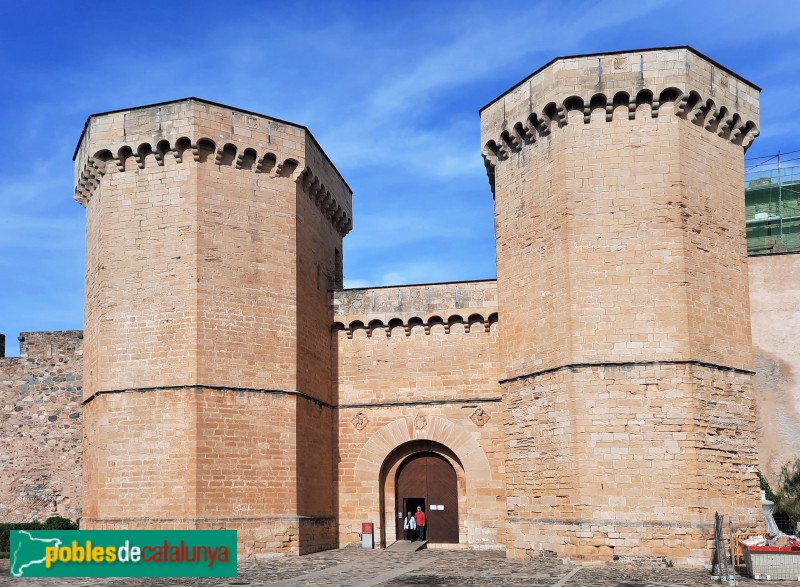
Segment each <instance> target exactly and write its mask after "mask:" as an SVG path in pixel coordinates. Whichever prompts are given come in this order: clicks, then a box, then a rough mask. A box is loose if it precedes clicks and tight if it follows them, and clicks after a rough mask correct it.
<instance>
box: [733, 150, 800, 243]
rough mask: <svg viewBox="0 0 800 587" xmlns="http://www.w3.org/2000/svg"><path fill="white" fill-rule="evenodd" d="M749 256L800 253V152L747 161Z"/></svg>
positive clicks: (745, 177) (746, 186)
mask: <svg viewBox="0 0 800 587" xmlns="http://www.w3.org/2000/svg"><path fill="white" fill-rule="evenodd" d="M744 173H745V175H744V180H745V184H744V185H745V191H744V200H745V208H746V210H747V252H748V254H750V255H765V254H769V253H783V252H787V251H800V151H793V152H790V153H784V154H778V155H770V156H767V157H757V158H753V159H747V160H746V161H745V171H744Z"/></svg>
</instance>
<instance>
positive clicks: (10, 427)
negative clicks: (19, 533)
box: [0, 330, 83, 522]
mask: <svg viewBox="0 0 800 587" xmlns="http://www.w3.org/2000/svg"><path fill="white" fill-rule="evenodd" d="M19 338H20V356H19V357H7V358H0V410H1V411H0V469H1V470H2V471H3V474H2V476H0V521H4V522H26V521H30V520H44V519H46V518H48V517H50V516H54V515H60V516H64V517H67V518H72V519H75V518H79V517H80V516H81V454H82V446H81V442H82V428H81V412H82V410H81V388H82V366H83V333H82V332H81V331H79V330H67V331H61V332H23V333H22V334H20V337H19ZM2 355H3V353H0V356H2Z"/></svg>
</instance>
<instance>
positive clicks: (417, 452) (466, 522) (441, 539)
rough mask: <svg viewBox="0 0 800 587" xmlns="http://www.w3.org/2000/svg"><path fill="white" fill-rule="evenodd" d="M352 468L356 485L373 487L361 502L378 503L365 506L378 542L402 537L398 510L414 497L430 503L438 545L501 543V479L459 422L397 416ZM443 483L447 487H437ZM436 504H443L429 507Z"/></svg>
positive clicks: (489, 545) (433, 536) (371, 440)
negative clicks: (422, 423) (417, 423)
mask: <svg viewBox="0 0 800 587" xmlns="http://www.w3.org/2000/svg"><path fill="white" fill-rule="evenodd" d="M354 474H355V479H354V481H355V484H356V486H360V487H364V488H365V489H366V486H369V487H372V488H374V489H373V491H372V492H370V494H369V495H365V494H363V493H362V494H361V496H360V499H359V503H361V504H367V503H371V504H374V505H373V506H371V507H368V508H367V509H366V510H362V512H363V513H364V514H365V515H366V516H368V517H367V518H362V519H369V518H372V519H375V520H377V521H378V528H377V529H376V532H377V536H376V541H377V542H378V543H379V544H381V545H384V546H386V545H389V544H392V543H393V542H394V541H395V540H397V539H399V538H402V528H399V526H400V524H399V522H402V519H401V518H399V514H402V513H403V508H404V507H405V508H406V510H405V511H408V509H407V508H408V507H409V504H411V503H415V502H414V501H413V500H414V499H417V500H423V501H424V503H425V506H426V515H427V516H428V517H429V518H430V526H431V531H432V534H431V539H432V541H433V542H434V543H443V544H454V543H458V544H464V545H470V546H483V547H487V548H497V547H499V546H500V545H499V544H498V540H497V530H498V527H499V526H501V525H502V523H503V513H504V512H503V511H502V510H503V507H499V506H504V504H503V503H501V502H498V496H502V494H503V491H502V481H501V480H499V479H495V478H493V475H492V468H491V467H490V465H489V460H488V458H487V456H486V453H485V452H484V449H483V447H482V446H481V445H480V444H479V443H478V442H477V441H476V440H475V438H474V437H473V436H472V435H471V434H470V433H469V432H468V431H467V430H466V429H465V428H464V427H463V426H461V425H460V424H457V423H455V422H453V421H451V420H449V419H446V418H442V417H438V416H429V417H427V419H426V426H425V427H424V428H422V429H419V428H417V427H416V426H415V423H414V419H413V418H400V419H398V420H395V421H394V422H392V423H390V424H387V425H385V426H383V427H382V428H381V429H379V430H378V431H377V432H375V434H373V435H372V436H371V437H370V438H369V439H368V440H367V441H366V443H365V444H364V447H363V449H362V450H361V454H360V455H359V458H358V460H357V462H356V465H355V470H354ZM376 483H377V485H378V487H375V484H376ZM442 484H443V485H445V488H444V491H441V490H440V489H438V488H437V487H438V486H439V485H442ZM414 487H418V488H419V491H418V492H415V491H414V490H413V488H414ZM354 497H355V496H354ZM420 503H421V502H420ZM498 504H499V505H498ZM431 505H436V506H443V509H441V510H440V509H438V507H437V508H436V509H435V510H433V511H431V509H430V506H431ZM373 508H374V509H373ZM414 509H416V506H414ZM434 528H436V530H434ZM398 531H399V533H398Z"/></svg>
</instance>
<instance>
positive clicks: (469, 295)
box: [332, 280, 498, 338]
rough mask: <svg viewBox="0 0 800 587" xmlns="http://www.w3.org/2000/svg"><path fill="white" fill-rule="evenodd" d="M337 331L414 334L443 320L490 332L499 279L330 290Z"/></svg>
mask: <svg viewBox="0 0 800 587" xmlns="http://www.w3.org/2000/svg"><path fill="white" fill-rule="evenodd" d="M332 307H333V316H334V323H333V326H332V330H333V331H334V332H337V331H340V330H344V331H345V332H346V334H347V337H348V338H352V337H353V335H354V334H355V333H357V332H359V331H364V332H365V333H366V335H367V336H368V337H375V336H378V335H381V336H385V337H391V336H397V335H398V334H400V335H405V336H410V335H411V333H412V331H413V330H414V329H415V328H419V329H420V330H421V331H424V333H425V334H430V333H431V329H432V328H434V327H437V326H440V327H441V328H442V329H443V331H444V332H445V333H446V334H450V332H451V330H452V329H453V327H454V326H456V325H458V327H459V331H462V329H463V332H465V333H475V332H487V333H488V332H490V331H491V330H492V329H493V328H494V327H496V324H497V321H498V312H497V282H496V281H494V280H491V281H467V282H452V283H430V284H420V285H410V286H388V287H377V288H367V289H342V290H335V291H334V292H333V293H332Z"/></svg>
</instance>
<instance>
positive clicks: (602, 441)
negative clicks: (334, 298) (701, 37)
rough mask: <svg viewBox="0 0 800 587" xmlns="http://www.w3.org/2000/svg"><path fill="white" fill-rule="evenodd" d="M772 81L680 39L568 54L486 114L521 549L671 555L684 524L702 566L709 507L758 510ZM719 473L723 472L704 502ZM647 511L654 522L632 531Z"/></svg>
mask: <svg viewBox="0 0 800 587" xmlns="http://www.w3.org/2000/svg"><path fill="white" fill-rule="evenodd" d="M758 93H759V90H758V88H757V87H755V86H753V85H752V84H751V83H749V82H747V81H746V80H743V79H742V78H740V77H738V76H736V75H735V74H733V73H732V72H729V71H728V70H726V69H724V68H722V67H721V66H719V65H718V64H715V63H713V62H712V61H710V60H708V59H707V58H705V57H704V56H702V55H700V54H698V53H696V52H694V51H693V50H690V49H687V48H666V49H656V50H652V51H642V52H627V53H620V54H606V55H589V56H578V57H565V58H559V59H557V60H555V61H553V62H551V63H550V64H548V65H547V66H545V67H544V68H543V69H541V70H539V71H538V72H536V73H535V74H534V75H533V76H531V77H530V78H528V79H526V80H524V81H523V82H521V83H520V84H519V85H517V86H516V87H515V88H513V89H512V90H510V91H509V92H507V93H506V94H504V95H503V96H501V97H500V98H498V99H497V100H496V101H494V102H493V103H492V104H490V105H489V106H487V107H486V108H484V109H483V110H482V112H481V123H482V137H483V144H484V156H485V160H486V164H487V169H488V170H489V176H490V181H491V182H492V187H493V191H494V194H495V198H496V204H495V227H496V232H497V235H496V236H497V283H498V302H499V306H500V308H501V313H502V319H503V320H502V325H503V328H502V331H501V332H502V336H501V337H500V340H499V354H498V361H499V363H500V364H501V365H502V371H501V374H500V380H501V386H502V389H503V408H504V413H505V414H507V421H506V434H507V438H506V443H507V447H508V448H507V450H508V452H507V458H506V462H505V471H506V476H507V480H508V482H507V487H506V489H507V492H508V503H509V510H510V516H511V517H510V518H509V525H508V534H507V545H508V553H509V556H512V557H524V556H527V554H529V550H530V549H531V545H532V544H538V543H542V544H543V548H544V549H545V550H552V551H554V552H557V553H559V554H562V555H565V556H569V557H571V558H575V559H583V560H596V561H599V560H611V557H612V556H626V557H627V556H633V555H634V554H635V555H636V556H643V557H647V556H650V557H654V558H657V557H660V556H664V555H665V554H666V553H667V550H668V548H667V545H668V544H670V541H672V540H676V539H678V537H681V538H682V539H683V538H686V544H687V545H686V547H685V548H683V549H676V550H675V551H673V556H674V557H675V559H674V560H676V561H678V562H680V563H684V564H701V563H702V562H703V558H704V556H705V540H704V538H703V537H704V532H706V528H705V526H704V524H706V522H705V521H704V520H710V519H711V517H712V515H713V511H714V507H717V508H718V509H719V510H720V511H722V510H725V511H727V512H728V514H729V515H732V516H733V517H734V518H735V519H737V520H741V522H740V523H741V524H743V525H745V526H747V525H753V524H755V523H757V521H758V519H759V517H758V482H757V479H756V475H755V469H756V464H757V463H756V458H755V457H756V433H755V427H754V424H753V420H752V418H753V414H754V411H753V406H754V404H753V392H752V385H751V382H750V375H751V373H750V371H749V369H750V368H751V366H752V358H751V341H750V310H749V303H748V297H747V256H746V255H747V253H746V248H745V235H744V228H745V223H744V201H743V197H742V195H743V193H744V184H743V179H744V178H743V173H742V169H743V153H744V149H745V148H746V147H747V146H748V145H749V144H750V142H751V141H752V139H753V138H754V137H755V136H756V134H757V132H758V131H757V124H758ZM559 405H561V406H562V407H558V406H559ZM711 405H716V406H718V407H719V408H720V409H722V407H723V406H724V407H725V409H726V410H729V413H726V415H725V418H730V419H731V420H730V421H729V422H722V421H721V416H719V415H717V414H715V413H713V412H712V411H709V410H708V409H707V408H708V406H711ZM677 419H682V420H685V421H686V422H690V424H689V426H688V428H684V427H682V426H681V427H676V420H677ZM718 440H724V442H717V441H718ZM723 445H724V446H723ZM647 446H651V447H652V448H649V449H648V448H646V447H647ZM673 454H675V455H679V458H675V457H673ZM729 461H730V462H729ZM711 463H716V464H715V465H714V466H713V467H712V466H711ZM667 468H668V469H669V474H674V475H675V476H676V478H680V479H682V480H683V481H686V483H685V484H683V483H682V484H681V485H680V486H679V487H678V486H672V487H670V486H668V484H665V482H664V475H665V473H664V471H666V470H667ZM662 469H663V471H662ZM704 470H708V471H709V473H710V477H708V478H705V477H703V475H706V473H702V474H699V476H698V473H696V471H704ZM712 478H716V479H720V478H725V479H727V480H728V487H729V488H728V489H726V488H722V489H720V490H718V491H716V494H717V495H716V501H715V502H714V503H713V504H712V505H707V502H706V500H705V498H704V497H703V496H704V495H705V494H704V492H707V491H709V490H710V487H711V483H710V482H709V479H712ZM734 487H735V489H734ZM633 520H638V521H640V522H642V523H650V521H652V523H653V524H654V526H653V527H654V528H657V530H653V531H652V532H651V531H649V530H647V529H644V530H642V531H640V532H638V537H636V540H635V541H634V542H630V543H629V542H626V541H624V540H622V538H623V537H625V538H627V537H628V529H627V527H628V526H629V525H630V524H629V523H628V522H630V521H633ZM570 524H574V525H575V530H574V531H575V532H577V533H578V534H579V535H575V534H572V533H571V531H568V530H567V526H569V525H570ZM555 526H558V530H553V528H554V527H555ZM687 537H688V538H687ZM689 542H691V544H690V543H689Z"/></svg>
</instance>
